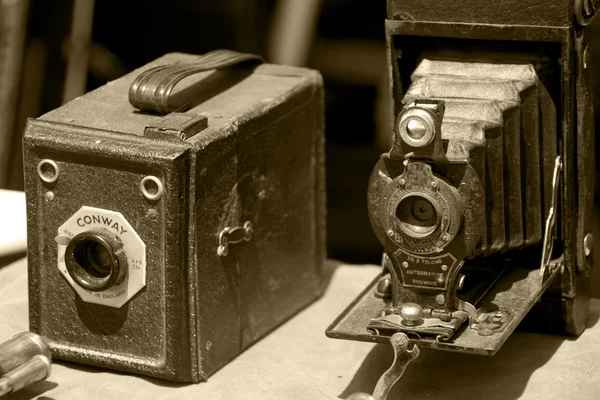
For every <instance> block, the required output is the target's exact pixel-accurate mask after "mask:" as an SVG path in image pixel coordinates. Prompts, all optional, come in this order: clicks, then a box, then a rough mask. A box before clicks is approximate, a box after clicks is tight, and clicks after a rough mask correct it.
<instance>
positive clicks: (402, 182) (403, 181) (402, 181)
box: [398, 178, 406, 186]
mask: <svg viewBox="0 0 600 400" xmlns="http://www.w3.org/2000/svg"><path fill="white" fill-rule="evenodd" d="M398 184H399V185H400V186H404V185H406V181H405V180H404V178H402V179H400V180H399V181H398Z"/></svg>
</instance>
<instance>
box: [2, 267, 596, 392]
mask: <svg viewBox="0 0 600 400" xmlns="http://www.w3.org/2000/svg"><path fill="white" fill-rule="evenodd" d="M329 267H330V268H332V269H335V272H334V273H333V276H332V278H331V281H330V283H329V286H328V289H327V291H326V292H325V294H324V295H323V297H322V298H321V299H319V300H318V301H316V302H315V303H313V304H312V305H311V306H309V307H308V308H306V309H305V310H304V311H302V312H301V313H299V314H298V315H297V316H296V317H294V318H292V319H291V320H290V321H288V322H287V323H285V324H284V325H282V326H281V327H280V328H278V329H277V330H276V331H274V332H273V333H271V334H270V335H268V336H267V337H266V338H264V339H263V340H261V341H259V342H258V343H257V344H255V345H254V346H252V347H251V348H249V349H248V350H246V351H245V352H244V353H242V354H241V355H240V356H239V357H237V358H236V359H235V360H233V361H232V362H231V363H229V364H228V365H226V366H225V367H224V368H222V369H221V370H219V371H218V372H217V373H216V374H214V375H213V376H211V377H210V378H209V379H208V382H203V383H200V384H197V385H194V384H190V385H182V384H175V383H170V382H166V381H161V380H157V379H151V378H145V377H139V376H132V375H126V374H122V373H118V372H112V371H108V370H102V369H97V368H91V367H86V366H82V365H76V364H69V363H64V362H60V361H55V363H54V365H53V370H52V375H51V376H50V377H49V378H48V380H47V381H44V382H39V383H37V384H34V385H32V386H30V387H28V388H26V389H23V390H22V391H20V392H17V393H16V394H14V395H13V396H12V397H10V398H11V399H21V400H25V399H41V400H53V399H56V400H62V399H80V400H88V399H90V400H91V399H103V400H105V399H127V400H133V399H188V398H189V399H203V400H211V399H214V400H221V399H222V400H231V399H277V400H282V399H303V400H308V399H311V400H312V399H338V398H340V399H345V398H347V397H348V396H349V395H350V394H352V393H354V392H359V391H360V392H370V391H372V390H373V388H374V386H375V384H376V382H377V380H378V379H379V377H380V376H381V374H382V373H383V372H385V370H387V368H389V366H390V365H391V362H392V359H393V351H392V348H391V346H388V345H374V344H370V343H362V342H353V341H344V340H335V339H329V338H327V337H325V334H324V331H325V328H326V327H327V326H328V325H329V324H330V323H331V322H332V321H333V320H334V319H335V318H336V317H337V316H338V315H339V314H340V313H341V312H342V311H343V310H344V308H345V307H346V306H347V305H348V304H349V303H350V302H351V301H352V300H353V299H354V298H355V297H356V296H357V295H358V294H359V293H360V292H361V290H362V289H364V287H365V286H366V285H367V284H368V283H369V282H370V281H371V280H372V279H373V278H374V277H375V276H376V275H377V274H378V273H379V270H380V269H379V268H378V267H375V266H357V265H343V264H340V263H333V262H331V263H330V264H329ZM591 311H592V314H591V319H590V323H589V329H588V330H587V331H586V332H585V333H584V334H583V335H582V336H580V337H579V338H577V339H574V338H568V337H561V336H552V335H542V334H536V333H528V332H519V331H517V332H515V333H514V334H513V335H512V336H511V337H510V338H509V339H508V341H507V342H506V344H505V345H504V346H503V348H502V349H500V351H499V352H498V353H497V354H496V355H495V356H493V357H486V356H477V355H471V354H462V353H451V352H443V351H436V350H430V349H421V355H420V356H419V357H418V358H417V359H416V360H415V361H413V362H412V363H411V364H410V365H409V366H408V368H407V370H406V372H405V374H404V376H403V377H402V379H401V380H400V381H399V382H398V384H396V386H395V387H394V389H393V390H392V392H391V394H390V396H389V397H388V399H390V400H391V399H403V400H420V399H428V400H433V399H444V400H448V399H487V400H493V399H509V400H513V399H534V400H541V399H561V400H564V399H578V400H579V399H600V323H598V319H599V318H600V300H598V299H594V300H592V303H591ZM27 329H28V312H27V269H26V260H25V259H22V260H19V261H17V262H15V263H13V264H10V265H8V266H6V267H4V268H1V269H0V342H1V341H5V340H7V339H8V338H10V337H11V336H12V335H14V334H16V333H18V332H21V331H25V330H27Z"/></svg>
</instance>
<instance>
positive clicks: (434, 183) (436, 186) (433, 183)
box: [431, 181, 439, 190]
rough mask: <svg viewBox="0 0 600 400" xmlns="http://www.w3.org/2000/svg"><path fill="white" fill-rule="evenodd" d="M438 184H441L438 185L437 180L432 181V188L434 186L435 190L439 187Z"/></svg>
mask: <svg viewBox="0 0 600 400" xmlns="http://www.w3.org/2000/svg"><path fill="white" fill-rule="evenodd" d="M438 186H439V185H438V183H437V182H436V181H433V182H431V188H432V189H433V190H436V189H437V188H438Z"/></svg>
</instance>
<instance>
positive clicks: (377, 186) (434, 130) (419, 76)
mask: <svg viewBox="0 0 600 400" xmlns="http://www.w3.org/2000/svg"><path fill="white" fill-rule="evenodd" d="M588 3H589V2H585V1H583V2H581V1H580V2H575V3H573V2H572V1H566V0H548V1H543V2H540V1H539V0H525V1H523V0H519V1H503V2H489V1H483V0H470V1H465V2H456V3H454V4H453V5H452V7H439V1H435V0H431V1H429V0H425V1H423V0H419V1H413V0H389V1H388V20H387V21H386V32H387V47H388V53H387V55H388V65H389V76H390V96H391V98H392V100H393V107H392V112H393V118H392V119H393V120H394V125H393V127H392V129H393V132H394V140H393V144H392V146H391V149H390V151H389V152H387V153H385V154H383V155H382V156H381V158H380V160H379V162H378V163H377V164H376V165H375V167H374V170H373V173H372V175H371V179H370V182H369V186H368V189H367V197H368V213H369V216H370V220H371V225H372V227H373V230H374V232H375V234H376V236H377V238H378V239H379V241H380V242H381V244H382V246H383V251H384V255H383V272H382V274H381V275H380V276H378V277H377V278H376V279H375V280H374V281H373V283H372V284H371V285H370V286H369V287H367V288H366V289H365V291H364V292H363V293H362V294H361V295H360V296H359V297H358V298H357V299H356V301H355V302H354V303H353V304H351V305H350V306H349V307H348V308H347V309H346V310H345V311H344V312H343V314H342V315H340V317H339V318H338V319H337V320H336V321H334V323H333V324H332V325H331V326H330V327H329V328H328V330H327V334H328V335H329V336H330V337H334V338H343V339H351V340H362V341H369V342H389V340H390V338H393V339H392V345H393V346H394V348H395V349H396V351H397V352H399V353H402V354H404V355H405V356H404V358H402V357H399V356H398V357H397V360H401V359H403V360H404V362H405V363H406V362H408V361H410V359H412V358H414V357H416V354H418V352H415V351H414V350H412V353H408V352H409V350H407V349H408V347H407V346H408V345H409V344H411V343H412V344H415V345H418V346H420V347H431V348H435V349H442V350H453V351H460V352H469V353H476V354H484V355H486V354H487V355H492V354H495V353H496V352H497V351H498V349H499V348H500V347H501V345H502V344H503V343H504V342H505V341H506V339H507V337H508V336H509V335H510V334H511V333H512V332H513V330H514V329H515V328H516V327H517V325H519V323H521V321H523V320H524V318H525V317H526V316H527V318H526V319H525V323H526V324H527V325H528V326H529V327H533V328H534V329H536V330H538V331H539V330H541V331H546V332H563V333H569V334H573V335H578V334H580V333H582V331H583V330H584V329H585V327H586V322H587V317H588V302H589V297H590V270H591V267H592V254H591V252H592V233H591V232H592V227H591V220H592V202H593V173H594V154H593V149H594V127H593V110H592V101H591V85H590V77H591V70H592V68H591V66H590V61H589V50H588V39H589V29H587V28H586V25H587V23H588V22H589V20H590V18H591V17H592V16H593V15H594V13H595V10H594V8H593V7H592V6H591V5H590V4H588ZM521 10H522V11H523V12H521ZM524 10H527V11H526V12H524ZM408 354H410V356H409V355H408ZM395 363H396V362H395ZM397 363H400V361H397ZM397 363H396V364H395V365H396V366H395V367H392V369H391V370H390V371H392V370H393V369H394V368H396V369H395V370H394V371H396V372H395V375H394V373H392V372H390V371H388V373H386V374H388V375H389V376H388V378H389V379H387V381H386V379H384V378H382V380H381V381H380V383H381V385H383V386H386V385H388V386H389V384H390V382H393V381H394V379H397V378H398V377H399V375H401V372H398V371H400V369H398V368H400V367H399V366H398V364H397ZM404 366H405V365H404ZM391 376H393V377H394V379H392V378H391ZM392 384H393V383H392ZM378 386H379V385H378ZM383 386H382V387H383ZM382 387H379V393H380V394H381V393H382V391H381V389H382ZM388 389H389V387H388Z"/></svg>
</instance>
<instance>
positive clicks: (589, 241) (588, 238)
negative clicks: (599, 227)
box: [583, 233, 594, 257]
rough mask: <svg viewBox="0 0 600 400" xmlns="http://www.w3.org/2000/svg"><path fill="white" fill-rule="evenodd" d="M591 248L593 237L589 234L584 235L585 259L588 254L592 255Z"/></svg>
mask: <svg viewBox="0 0 600 400" xmlns="http://www.w3.org/2000/svg"><path fill="white" fill-rule="evenodd" d="M593 247H594V237H593V236H592V234H591V233H588V234H587V235H585V238H584V239H583V252H584V253H585V256H586V257H588V256H589V255H590V254H592V248H593Z"/></svg>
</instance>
